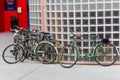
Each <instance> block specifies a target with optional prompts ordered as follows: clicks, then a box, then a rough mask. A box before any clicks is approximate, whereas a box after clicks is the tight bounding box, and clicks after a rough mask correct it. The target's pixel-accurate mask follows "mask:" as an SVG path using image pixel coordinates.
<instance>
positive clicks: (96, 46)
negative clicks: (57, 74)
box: [58, 34, 118, 68]
mask: <svg viewBox="0 0 120 80" xmlns="http://www.w3.org/2000/svg"><path fill="white" fill-rule="evenodd" d="M71 37H72V39H73V40H72V41H71V44H68V45H66V46H64V47H63V49H62V50H61V52H60V54H59V58H58V59H59V64H60V65H61V66H62V67H64V68H70V67H72V66H74V65H75V64H76V63H77V61H78V60H79V59H80V57H81V53H83V54H84V55H85V57H86V59H89V58H93V59H94V61H96V62H97V63H98V64H99V65H102V66H110V65H112V64H114V63H115V62H116V61H117V59H118V51H117V49H116V47H115V45H114V44H112V43H111V42H110V41H109V39H108V38H103V39H102V40H101V41H97V38H98V36H96V35H91V36H89V37H90V40H88V41H90V43H91V48H90V51H89V52H88V53H87V52H86V51H85V50H84V49H81V48H80V45H79V44H78V43H81V42H82V41H85V39H84V38H83V39H81V38H82V37H84V36H81V35H79V34H77V35H75V34H73V35H72V36H71Z"/></svg>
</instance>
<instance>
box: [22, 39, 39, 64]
mask: <svg viewBox="0 0 120 80" xmlns="http://www.w3.org/2000/svg"><path fill="white" fill-rule="evenodd" d="M27 44H29V45H30V46H29V47H30V50H27V51H25V54H24V56H23V59H22V60H21V62H23V61H24V60H25V59H26V58H28V57H30V56H31V57H32V56H37V55H36V54H35V53H34V51H35V48H36V47H37V45H38V42H37V40H36V39H30V40H29V43H27ZM25 50H26V49H25ZM31 52H32V53H31Z"/></svg>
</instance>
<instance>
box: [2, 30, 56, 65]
mask: <svg viewBox="0 0 120 80" xmlns="http://www.w3.org/2000/svg"><path fill="white" fill-rule="evenodd" d="M17 36H19V38H18V37H17V38H16V39H15V40H16V42H15V43H13V44H11V45H9V46H7V47H6V48H5V49H4V51H3V54H2V57H3V60H4V61H5V62H7V63H9V64H14V63H17V62H19V61H24V60H25V59H26V58H28V57H32V59H33V57H35V58H36V59H38V60H39V61H41V58H42V59H44V61H45V62H46V63H53V62H54V60H55V58H56V50H55V48H54V46H53V45H52V44H51V43H49V42H47V41H41V42H40V43H39V44H38V40H39V39H38V37H39V34H34V35H33V34H32V33H31V32H30V31H29V30H27V29H25V30H24V29H23V30H22V31H21V32H20V33H19V34H18V35H17ZM33 36H34V37H33ZM42 62H43V61H42Z"/></svg>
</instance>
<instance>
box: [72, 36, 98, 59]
mask: <svg viewBox="0 0 120 80" xmlns="http://www.w3.org/2000/svg"><path fill="white" fill-rule="evenodd" d="M84 41H90V42H91V43H92V45H91V48H90V50H89V52H88V53H87V52H86V51H85V50H84V49H81V48H80V45H78V44H77V43H79V42H84ZM71 45H73V46H74V47H76V49H77V52H78V59H79V58H80V55H81V54H80V53H81V52H83V54H85V56H87V57H88V58H91V57H94V50H95V47H96V46H97V45H99V42H98V41H97V40H96V38H91V39H76V38H74V39H73V41H72V43H71Z"/></svg>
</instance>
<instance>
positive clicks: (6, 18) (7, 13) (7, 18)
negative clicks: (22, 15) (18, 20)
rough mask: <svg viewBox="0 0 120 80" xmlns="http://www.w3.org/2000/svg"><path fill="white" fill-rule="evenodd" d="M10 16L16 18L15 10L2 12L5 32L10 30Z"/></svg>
mask: <svg viewBox="0 0 120 80" xmlns="http://www.w3.org/2000/svg"><path fill="white" fill-rule="evenodd" d="M10 16H16V17H17V10H8V11H5V12H4V22H5V25H4V27H5V31H9V30H10V28H11V25H10Z"/></svg>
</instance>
